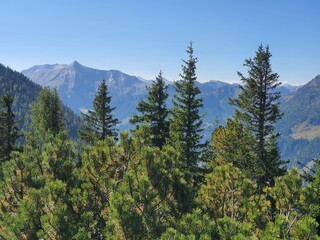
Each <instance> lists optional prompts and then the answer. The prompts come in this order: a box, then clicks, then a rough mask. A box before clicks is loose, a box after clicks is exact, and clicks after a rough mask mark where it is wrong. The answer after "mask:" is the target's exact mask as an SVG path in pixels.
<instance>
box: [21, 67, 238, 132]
mask: <svg viewBox="0 0 320 240" xmlns="http://www.w3.org/2000/svg"><path fill="white" fill-rule="evenodd" d="M22 73H23V74H24V75H25V76H27V77H28V78H30V79H31V80H32V81H34V82H35V83H37V84H39V85H41V86H50V87H56V88H57V89H58V92H59V95H60V97H61V99H62V101H63V102H64V103H65V104H66V105H67V106H69V107H70V108H71V109H72V110H73V111H75V112H76V113H78V114H79V113H80V112H81V111H83V110H86V109H91V108H92V100H93V98H94V96H95V92H96V90H97V87H98V85H99V83H100V82H101V81H102V80H103V79H105V80H106V82H107V84H108V88H109V92H110V95H111V97H112V100H111V105H112V106H115V107H116V110H115V115H116V116H117V117H118V118H119V120H120V121H121V124H120V126H119V128H120V130H125V129H129V128H130V127H132V126H130V124H129V123H128V119H129V118H130V117H131V116H132V115H133V114H134V113H136V106H137V103H138V102H139V101H140V99H143V98H145V95H146V86H148V85H150V84H151V81H150V80H144V79H142V78H140V77H135V76H131V75H128V74H125V73H122V72H120V71H117V70H108V71H107V70H98V69H94V68H90V67H86V66H83V65H81V64H80V63H78V62H76V61H75V62H73V63H71V64H53V65H48V64H45V65H38V66H33V67H31V68H29V69H27V70H24V71H22ZM170 83H171V86H170V87H169V93H170V97H171V98H172V96H173V93H174V88H173V86H172V82H170V81H168V80H167V84H170ZM197 84H198V86H199V88H200V90H201V91H202V97H203V99H204V105H205V107H204V109H203V112H207V114H206V118H205V122H207V125H208V127H210V126H211V125H212V123H213V122H216V121H217V119H219V122H220V123H224V122H225V121H226V119H227V118H228V117H229V116H231V115H232V113H233V108H232V107H231V106H229V105H228V97H229V96H235V94H236V93H237V91H238V88H239V86H238V85H237V84H229V83H224V82H221V81H210V82H206V83H197ZM168 106H169V107H170V106H171V99H169V101H168ZM210 129H212V128H210Z"/></svg>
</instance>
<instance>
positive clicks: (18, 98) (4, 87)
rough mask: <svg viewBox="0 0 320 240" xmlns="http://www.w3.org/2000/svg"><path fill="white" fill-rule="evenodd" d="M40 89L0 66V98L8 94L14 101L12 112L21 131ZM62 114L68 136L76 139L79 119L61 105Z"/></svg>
mask: <svg viewBox="0 0 320 240" xmlns="http://www.w3.org/2000/svg"><path fill="white" fill-rule="evenodd" d="M41 89H42V87H41V86H40V85H38V84H36V83H34V82H32V81H30V80H29V79H28V78H27V77H25V76H24V75H23V74H21V73H19V72H17V71H14V70H12V69H10V68H9V67H5V66H4V65H2V64H0V96H2V95H4V94H9V95H10V96H11V97H12V98H13V99H14V101H13V104H12V111H13V112H14V113H15V115H16V119H17V120H18V121H19V123H20V128H21V129H22V128H25V126H26V123H27V122H28V121H29V116H28V113H29V112H30V104H31V103H32V102H34V101H36V97H37V95H38V94H39V92H40V90H41ZM63 114H64V116H65V121H66V125H67V129H68V132H69V134H70V136H72V137H74V138H75V137H77V131H78V128H79V127H80V118H79V117H78V116H77V115H75V114H74V113H73V112H72V110H71V109H70V108H69V107H67V106H65V105H63Z"/></svg>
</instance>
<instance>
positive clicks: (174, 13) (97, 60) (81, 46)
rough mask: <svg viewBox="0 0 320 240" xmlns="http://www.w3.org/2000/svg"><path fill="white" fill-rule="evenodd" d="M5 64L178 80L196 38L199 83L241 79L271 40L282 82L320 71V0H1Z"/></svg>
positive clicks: (0, 55)
mask: <svg viewBox="0 0 320 240" xmlns="http://www.w3.org/2000/svg"><path fill="white" fill-rule="evenodd" d="M0 3H1V10H0V21H1V23H2V24H1V28H0V29H1V30H0V63H2V64H4V65H6V66H9V67H11V68H12V69H14V70H17V71H22V70H24V69H27V68H29V67H32V66H33V65H41V64H55V63H61V64H62V63H64V64H70V63H72V62H73V61H75V60H76V61H78V62H80V63H81V64H82V65H85V66H88V67H93V68H97V69H103V70H109V69H117V70H120V71H122V72H124V73H127V74H129V75H135V76H139V77H142V78H145V79H154V78H155V76H157V75H158V73H159V71H160V70H162V71H163V75H164V77H165V78H167V79H169V80H178V79H179V73H180V72H181V64H182V59H187V58H188V55H187V53H186V49H187V46H188V45H189V43H190V42H191V41H192V42H193V47H194V55H195V56H196V57H197V58H198V63H197V76H198V80H199V81H201V82H205V81H209V80H221V81H225V82H239V77H238V75H237V71H240V72H242V73H244V74H246V71H247V69H246V68H245V67H243V62H244V60H245V59H247V58H253V57H254V55H255V51H256V50H257V48H258V46H259V45H260V44H263V45H269V47H270V51H271V53H272V55H273V56H272V58H271V63H272V68H273V71H274V72H277V73H278V74H279V75H280V81H282V82H283V83H289V84H292V85H300V84H304V83H306V82H308V81H310V80H311V79H313V78H314V77H315V76H316V75H318V74H320V1H319V0H308V1H305V0H299V1H298V0H281V1H279V0H268V1H259V0H242V1H239V0H233V1H231V0H199V1H196V0H192V1H191V0H161V1H160V0H159V1H156V0H100V1H99V0H90V1H89V0H87V1H84V0H67V1H63V0H55V1H52V0H41V1H36V0H28V1H27V0H12V1H6V0H0Z"/></svg>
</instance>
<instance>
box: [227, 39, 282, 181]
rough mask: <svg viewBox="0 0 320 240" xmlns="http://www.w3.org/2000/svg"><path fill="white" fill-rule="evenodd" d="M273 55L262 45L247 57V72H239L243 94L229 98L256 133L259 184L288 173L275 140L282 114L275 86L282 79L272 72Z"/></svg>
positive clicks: (251, 129) (240, 117)
mask: <svg viewBox="0 0 320 240" xmlns="http://www.w3.org/2000/svg"><path fill="white" fill-rule="evenodd" d="M271 56H272V55H271V53H270V51H269V47H268V46H266V47H263V46H262V45H260V46H259V47H258V50H257V52H256V56H255V57H254V58H253V59H251V58H249V59H246V60H245V62H244V66H246V67H248V76H244V75H243V74H242V73H240V72H238V75H239V77H240V78H241V80H242V82H243V86H241V87H240V88H241V92H240V94H239V95H238V96H237V97H236V98H234V99H230V103H231V104H232V105H234V106H236V107H237V109H236V113H235V115H236V116H237V117H238V118H239V119H240V121H242V122H243V124H244V125H245V126H246V127H247V128H248V129H249V130H250V131H251V132H252V133H253V135H254V137H255V144H254V146H253V147H254V151H255V152H256V154H257V161H258V166H259V168H260V169H259V170H257V172H259V171H260V172H261V175H260V176H259V177H258V179H257V180H258V184H259V185H260V186H266V185H273V181H274V180H273V179H274V177H276V176H280V175H283V174H284V173H285V169H284V168H283V166H282V165H283V163H284V162H283V161H281V160H280V153H279V150H278V147H277V144H276V139H277V136H278V134H276V133H275V128H274V124H275V123H276V122H277V121H278V120H279V119H280V118H281V117H282V113H281V111H280V108H279V98H280V93H279V92H278V91H277V89H276V88H277V87H278V86H279V85H280V84H281V83H280V82H279V75H278V74H277V73H273V72H272V69H271V63H270V58H271Z"/></svg>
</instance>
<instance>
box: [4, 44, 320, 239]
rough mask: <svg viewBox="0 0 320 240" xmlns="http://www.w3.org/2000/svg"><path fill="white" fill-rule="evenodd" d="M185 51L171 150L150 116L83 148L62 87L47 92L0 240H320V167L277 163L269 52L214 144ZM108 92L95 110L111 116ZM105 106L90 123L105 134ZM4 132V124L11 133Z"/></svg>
mask: <svg viewBox="0 0 320 240" xmlns="http://www.w3.org/2000/svg"><path fill="white" fill-rule="evenodd" d="M187 53H188V55H189V56H188V59H187V60H185V61H183V65H182V72H181V79H180V81H178V82H177V83H176V84H175V87H176V88H179V90H178V91H177V93H176V95H175V96H174V98H173V99H174V102H173V103H174V104H173V107H172V108H170V110H171V112H173V114H172V115H169V116H168V120H169V122H168V124H169V134H168V135H166V136H167V137H166V139H165V140H166V141H165V142H162V143H161V146H158V145H156V144H154V142H153V140H154V136H153V134H154V132H152V125H151V124H148V123H150V119H148V118H145V119H147V120H146V121H145V122H144V123H143V124H140V123H139V124H137V125H136V128H135V129H133V130H132V131H130V132H129V131H123V132H121V134H120V141H119V142H116V141H115V139H114V137H113V136H112V129H113V128H114V126H113V125H112V124H111V125H109V126H108V127H107V128H106V129H104V130H106V132H107V135H108V136H110V137H106V138H103V137H98V138H96V139H94V141H92V142H87V141H84V142H78V144H76V143H75V142H74V141H73V140H70V138H68V135H67V133H66V126H65V123H64V121H63V118H64V116H63V114H62V104H61V100H60V98H59V96H58V94H57V91H56V90H54V89H50V88H44V89H43V90H41V91H40V92H39V94H38V95H37V97H36V101H35V102H33V104H32V105H31V107H30V112H29V114H30V123H29V128H28V129H26V131H25V142H24V144H23V147H22V148H20V149H14V148H11V149H10V151H11V153H10V154H8V155H6V156H8V158H6V159H5V161H1V162H0V172H1V175H0V189H1V191H0V238H1V239H63V240H64V239H65V240H69V239H74V240H84V239H97V240H103V239H163V240H164V239H319V235H320V227H319V222H320V211H319V210H320V201H319V183H320V168H319V165H320V163H319V161H314V165H315V166H316V170H315V171H314V174H313V175H312V176H311V175H304V174H301V173H299V172H298V171H297V169H296V168H292V169H290V170H286V171H282V169H281V168H280V166H281V165H282V162H278V161H274V160H277V159H278V157H279V153H278V152H277V151H276V147H277V146H276V141H273V140H274V137H273V136H274V134H275V129H274V128H273V126H274V123H275V121H276V120H278V118H279V117H280V114H279V111H278V110H279V109H278V105H277V101H278V100H279V99H278V98H277V96H278V95H277V93H274V94H275V95H272V94H271V95H269V93H273V92H272V91H273V87H274V86H275V85H277V80H278V79H277V74H274V73H272V71H271V68H270V60H269V58H270V56H271V54H270V52H269V49H268V48H264V47H262V46H260V47H259V48H258V51H257V53H256V56H255V57H254V58H253V59H248V60H246V62H245V63H246V66H247V67H248V77H246V76H244V75H242V79H243V81H244V85H243V88H242V90H241V92H240V94H239V95H238V97H239V98H236V99H234V100H233V101H234V103H235V104H236V105H237V112H236V114H234V115H233V116H232V118H229V119H228V123H227V125H226V126H219V127H218V128H216V130H215V131H214V132H213V137H212V140H211V141H210V142H209V143H208V145H206V147H205V148H204V146H203V145H202V143H201V142H200V140H201V136H202V134H201V133H202V127H201V121H202V115H201V112H200V109H201V107H202V98H201V95H200V89H199V88H198V87H197V86H196V82H195V80H196V63H197V58H196V57H195V55H194V54H193V48H192V45H190V46H189V47H188V49H187ZM261 70H262V72H260V73H261V74H252V73H256V71H258V72H259V71H261ZM263 70H267V71H263ZM259 75H260V76H259ZM159 82H160V83H161V80H160V81H159ZM160 85H161V84H160ZM261 85H262V86H261ZM100 86H101V88H99V91H98V92H97V93H96V94H95V96H94V102H96V103H98V104H99V103H100V104H99V107H102V108H103V107H104V106H107V107H106V109H107V108H108V107H109V103H111V102H112V99H111V98H109V97H108V91H107V88H105V87H104V82H102V83H101V85H100ZM153 89H160V90H161V91H162V90H163V89H164V86H162V85H161V86H160V87H159V88H158V87H157V85H156V83H154V84H153V85H152V87H151V88H149V97H150V98H149V99H151V96H154V94H153ZM266 89H267V90H266ZM252 90H253V91H252ZM5 98H6V97H5ZM103 100H104V101H103ZM109 100H110V101H109ZM247 100H250V101H249V106H247V105H245V104H243V103H248V102H246V101H247ZM8 102H9V103H10V101H8ZM160 102H161V103H162V102H163V101H160ZM101 103H103V104H102V106H101ZM158 103H159V102H158ZM255 103H256V104H255ZM265 103H266V104H265ZM150 104H151V105H153V102H152V101H148V103H147V102H144V103H143V104H142V105H143V106H150ZM250 104H251V105H250ZM259 104H260V105H259ZM9 105H10V104H9ZM4 106H6V105H4ZM270 108H271V111H270ZM4 109H6V107H4V108H3V107H2V108H1V111H0V115H1V120H3V119H6V118H3V116H5V115H6V114H4V113H5V111H4ZM7 109H8V108H7ZM111 109H112V108H111ZM111 109H109V110H111ZM95 110H97V111H92V112H91V113H90V116H91V117H90V121H91V122H92V124H93V125H94V126H101V118H99V117H98V116H99V115H100V116H101V112H102V113H108V114H109V113H110V111H100V108H96V109H95ZM273 111H274V112H273ZM7 112H10V111H7ZM111 112H112V110H111ZM140 113H141V115H140V116H141V117H143V115H144V114H145V115H148V114H149V112H146V111H140ZM7 115H8V116H13V115H12V114H7ZM102 115H104V114H102ZM104 116H105V115H104ZM256 116H259V118H258V119H257V118H256ZM102 119H103V120H105V118H102ZM10 122H12V121H10ZM256 122H257V123H258V124H255V123H256ZM9 125H10V124H9ZM2 126H4V122H3V121H0V127H1V128H0V130H1V134H2V133H3V132H5V131H2ZM164 127H165V128H166V127H167V126H164ZM93 130H97V129H93ZM108 130H110V131H108ZM164 130H166V129H164ZM83 131H86V129H83ZM89 131H91V130H89ZM110 132H111V134H110V135H109V133H110ZM97 133H98V134H101V128H98V131H97ZM261 136H262V137H261ZM162 144H163V145H162ZM5 146H6V145H5V144H4V141H2V138H0V147H1V148H3V147H5ZM261 151H262V154H261ZM255 166H257V168H253V167H255ZM270 169H275V170H281V171H275V172H270ZM260 173H262V174H260Z"/></svg>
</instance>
